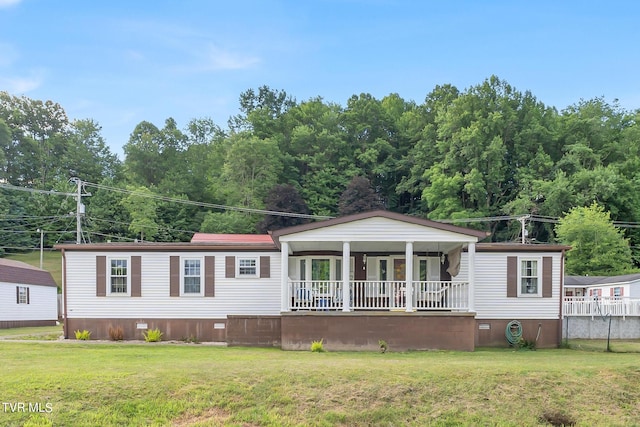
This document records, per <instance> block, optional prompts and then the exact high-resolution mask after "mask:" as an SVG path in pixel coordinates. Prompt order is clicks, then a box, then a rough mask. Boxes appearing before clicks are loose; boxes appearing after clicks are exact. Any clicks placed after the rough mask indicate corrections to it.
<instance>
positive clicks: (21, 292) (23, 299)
mask: <svg viewBox="0 0 640 427" xmlns="http://www.w3.org/2000/svg"><path fill="white" fill-rule="evenodd" d="M17 293H18V304H29V288H27V287H26V286H18V292H17Z"/></svg>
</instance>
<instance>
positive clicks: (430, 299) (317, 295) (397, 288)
mask: <svg viewBox="0 0 640 427" xmlns="http://www.w3.org/2000/svg"><path fill="white" fill-rule="evenodd" d="M342 286H343V283H342V281H338V280H312V281H304V280H290V281H289V296H290V309H291V310H315V311H325V310H326V311H328V310H342V308H343V301H342V297H343V292H342ZM349 298H350V301H349V306H350V307H351V309H352V310H406V304H407V295H406V283H405V282H404V281H381V280H356V281H351V282H349ZM411 301H412V306H411V309H412V310H458V311H461V310H468V308H469V283H468V282H451V281H416V282H413V294H412V298H411Z"/></svg>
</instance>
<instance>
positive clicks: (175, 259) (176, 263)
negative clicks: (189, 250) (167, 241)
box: [169, 256, 180, 297]
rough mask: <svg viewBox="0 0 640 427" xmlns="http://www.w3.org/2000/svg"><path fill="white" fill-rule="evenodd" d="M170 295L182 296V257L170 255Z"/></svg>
mask: <svg viewBox="0 0 640 427" xmlns="http://www.w3.org/2000/svg"><path fill="white" fill-rule="evenodd" d="M169 296H172V297H179V296H180V257H179V256H172V257H169Z"/></svg>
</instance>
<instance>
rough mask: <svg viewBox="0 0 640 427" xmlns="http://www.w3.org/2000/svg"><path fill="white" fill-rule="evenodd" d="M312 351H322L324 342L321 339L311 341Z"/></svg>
mask: <svg viewBox="0 0 640 427" xmlns="http://www.w3.org/2000/svg"><path fill="white" fill-rule="evenodd" d="M311 351H312V352H314V353H321V352H323V351H324V344H323V343H322V340H320V341H312V342H311Z"/></svg>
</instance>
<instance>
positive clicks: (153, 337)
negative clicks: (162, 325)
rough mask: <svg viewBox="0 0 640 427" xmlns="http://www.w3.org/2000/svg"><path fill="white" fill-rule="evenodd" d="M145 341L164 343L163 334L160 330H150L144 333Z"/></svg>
mask: <svg viewBox="0 0 640 427" xmlns="http://www.w3.org/2000/svg"><path fill="white" fill-rule="evenodd" d="M142 335H143V336H144V340H145V341H146V342H160V341H162V332H161V331H160V329H158V328H155V329H149V330H148V331H147V332H143V333H142Z"/></svg>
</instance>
